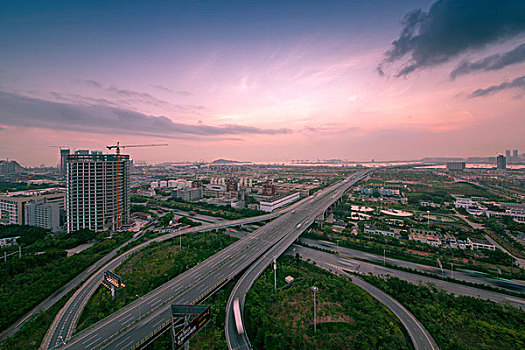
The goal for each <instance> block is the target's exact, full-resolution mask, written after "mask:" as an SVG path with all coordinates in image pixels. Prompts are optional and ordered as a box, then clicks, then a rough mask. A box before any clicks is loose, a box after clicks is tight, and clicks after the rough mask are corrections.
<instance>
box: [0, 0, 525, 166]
mask: <svg viewBox="0 0 525 350" xmlns="http://www.w3.org/2000/svg"><path fill="white" fill-rule="evenodd" d="M71 3H72V2H71V1H50V2H42V3H38V4H29V3H25V2H20V1H3V2H2V3H1V4H0V33H2V34H1V35H0V47H1V48H2V49H1V50H0V158H1V159H5V158H7V157H9V158H10V159H16V160H18V161H19V162H21V163H22V164H24V165H29V166H34V165H39V164H41V163H46V164H56V163H57V159H58V149H57V148H52V147H48V146H68V147H70V148H72V149H83V148H90V149H104V147H105V145H108V144H114V143H115V142H116V141H120V142H121V143H122V144H142V143H154V142H160V143H168V144H169V146H168V147H162V148H155V149H153V148H149V149H148V148H144V149H139V148H137V149H133V150H132V151H130V152H129V153H130V154H131V155H132V156H133V157H134V158H135V159H138V160H147V161H154V162H160V161H182V160H191V161H192V160H213V159H216V158H229V159H238V160H253V161H285V160H290V159H317V158H335V157H338V158H343V159H352V160H369V159H371V158H374V159H383V160H387V159H389V160H393V159H414V158H419V157H423V156H467V155H473V156H474V155H494V154H496V153H498V152H503V151H504V150H505V149H519V150H520V153H522V152H524V149H525V118H524V115H523V110H524V108H523V107H524V106H525V97H524V93H525V76H524V72H525V69H524V68H525V63H524V62H525V21H523V18H525V3H523V2H519V1H498V2H494V1H488V0H487V1H475V2H472V1H466V0H465V1H436V2H432V1H394V2H392V1H341V2H338V1H336V2H321V1H317V2H314V1H311V2H310V1H297V2H293V1H290V2H282V1H275V2H274V1H269V2H264V4H257V3H255V2H253V3H251V2H247V1H235V2H226V1H224V2H216V1H214V2H193V1H188V2H184V1H181V2H173V1H165V2H158V1H153V2H144V3H137V4H130V2H129V1H126V2H124V1H123V2H111V5H108V4H106V2H105V1H100V2H99V1H90V2H85V3H83V4H71Z"/></svg>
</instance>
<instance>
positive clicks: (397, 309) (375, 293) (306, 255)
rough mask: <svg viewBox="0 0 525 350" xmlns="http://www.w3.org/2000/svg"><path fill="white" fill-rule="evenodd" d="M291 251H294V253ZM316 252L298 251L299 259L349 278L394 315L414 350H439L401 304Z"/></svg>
mask: <svg viewBox="0 0 525 350" xmlns="http://www.w3.org/2000/svg"><path fill="white" fill-rule="evenodd" d="M298 248H304V247H299V246H293V248H292V251H291V253H293V254H295V253H296V251H297V249H298ZM293 249H295V251H294V250H293ZM317 252H318V251H316V250H314V249H309V248H304V249H301V250H300V252H299V254H301V257H302V259H304V260H307V259H310V260H312V261H315V262H316V265H317V266H318V267H321V268H323V269H325V270H329V271H331V272H334V273H336V274H338V275H343V276H346V277H350V278H351V280H352V283H354V284H355V285H356V286H358V287H360V288H361V289H363V290H364V291H366V292H367V293H369V294H370V295H371V296H372V297H374V298H375V299H377V300H379V301H380V302H381V303H382V304H383V305H385V306H386V307H387V308H388V309H389V310H390V311H392V312H393V313H394V315H396V317H397V318H398V319H399V321H401V323H402V324H403V326H404V327H405V329H406V330H407V332H408V334H409V336H410V339H411V340H412V344H413V345H414V348H415V349H416V350H434V349H439V347H438V345H437V344H436V342H435V341H434V338H432V335H430V333H429V332H428V331H427V330H426V329H425V327H424V326H423V325H422V324H421V322H419V321H418V320H417V319H416V317H415V316H414V315H413V314H412V313H411V312H410V311H408V310H407V309H406V308H405V307H404V306H403V305H401V303H399V302H398V301H397V300H395V299H394V298H392V297H391V296H390V295H388V294H386V293H385V292H383V291H382V290H380V289H378V288H376V287H374V286H373V285H371V284H370V283H368V282H366V281H364V280H362V279H361V278H359V277H357V276H355V275H352V276H350V274H348V273H347V272H345V271H343V269H344V268H346V266H345V265H346V262H344V261H341V260H339V261H334V262H335V264H333V263H327V262H326V260H331V259H330V258H327V257H326V255H332V254H328V253H324V252H321V253H323V254H318V253H317ZM325 254H326V255H325ZM337 262H339V264H337Z"/></svg>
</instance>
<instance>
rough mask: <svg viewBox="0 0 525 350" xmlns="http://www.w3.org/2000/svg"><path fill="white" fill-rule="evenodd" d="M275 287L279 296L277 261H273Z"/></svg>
mask: <svg viewBox="0 0 525 350" xmlns="http://www.w3.org/2000/svg"><path fill="white" fill-rule="evenodd" d="M273 287H274V291H275V293H276V294H277V261H276V260H275V259H273Z"/></svg>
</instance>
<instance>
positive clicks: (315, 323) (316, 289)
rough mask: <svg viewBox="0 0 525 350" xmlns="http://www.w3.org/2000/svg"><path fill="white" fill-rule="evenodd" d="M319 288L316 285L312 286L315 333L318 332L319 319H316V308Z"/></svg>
mask: <svg viewBox="0 0 525 350" xmlns="http://www.w3.org/2000/svg"><path fill="white" fill-rule="evenodd" d="M318 290H319V289H318V288H317V287H316V286H313V287H312V291H313V292H314V333H315V332H317V321H316V318H317V310H316V305H315V293H316V292H317V291H318Z"/></svg>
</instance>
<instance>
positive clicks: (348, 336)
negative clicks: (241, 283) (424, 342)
mask: <svg viewBox="0 0 525 350" xmlns="http://www.w3.org/2000/svg"><path fill="white" fill-rule="evenodd" d="M277 266H278V286H279V287H280V289H279V290H278V293H277V295H275V294H274V286H273V271H272V270H270V269H268V270H267V271H266V272H265V273H264V274H263V275H262V276H261V277H260V278H259V279H258V280H257V281H256V282H255V284H254V286H253V287H252V288H251V289H250V291H249V292H248V295H247V298H246V307H245V317H246V320H245V321H246V329H247V331H248V334H249V335H250V341H251V343H252V345H253V346H254V348H255V349H354V348H358V349H361V348H363V349H410V348H411V345H410V344H409V343H407V341H406V339H405V336H404V334H403V331H402V328H401V326H400V325H399V324H398V320H397V318H395V317H394V316H393V315H392V314H391V313H390V312H388V311H387V310H385V308H384V307H383V305H382V304H381V303H379V302H378V301H377V300H375V299H374V298H372V296H370V295H369V294H368V293H366V292H365V291H363V290H362V289H360V288H359V287H357V286H355V285H353V284H352V283H351V282H350V281H348V280H346V279H343V278H340V277H337V276H335V275H332V274H330V273H328V272H326V271H324V270H322V269H319V268H317V267H316V266H313V265H310V264H308V263H307V262H303V261H301V260H300V259H297V258H293V257H289V256H283V257H281V258H280V259H279V262H278V265H277ZM288 275H290V276H293V277H294V278H295V282H293V283H292V284H291V285H287V284H286V283H285V282H284V277H285V276H288ZM314 285H315V286H317V287H318V288H319V291H318V292H317V332H316V333H315V334H314V332H313V292H312V291H311V289H310V288H311V286H314Z"/></svg>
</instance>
